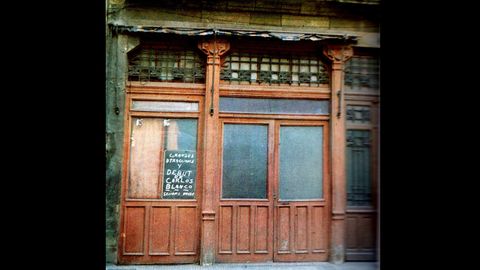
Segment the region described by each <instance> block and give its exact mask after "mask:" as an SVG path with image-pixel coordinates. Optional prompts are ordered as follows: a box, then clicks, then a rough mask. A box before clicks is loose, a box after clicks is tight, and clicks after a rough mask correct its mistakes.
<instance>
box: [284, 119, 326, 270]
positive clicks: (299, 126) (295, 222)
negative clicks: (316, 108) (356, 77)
mask: <svg viewBox="0 0 480 270" xmlns="http://www.w3.org/2000/svg"><path fill="white" fill-rule="evenodd" d="M275 138H276V142H277V147H276V148H275V157H276V158H275V181H274V183H275V190H276V193H275V194H274V197H275V198H276V199H275V200H274V203H275V207H274V212H275V216H274V223H275V225H274V231H275V238H274V239H275V242H274V260H275V261H297V262H298V261H326V260H327V258H328V252H327V250H328V242H329V241H328V235H329V234H328V228H329V226H330V222H329V198H330V196H329V194H330V192H329V188H330V187H329V172H328V171H329V170H328V168H329V165H328V158H327V157H328V139H327V138H328V130H327V125H326V123H325V122H317V121H278V122H277V123H276V125H275Z"/></svg>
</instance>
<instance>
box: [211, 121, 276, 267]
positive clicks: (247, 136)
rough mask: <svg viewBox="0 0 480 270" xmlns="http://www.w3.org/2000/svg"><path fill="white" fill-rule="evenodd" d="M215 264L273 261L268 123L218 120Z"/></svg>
mask: <svg viewBox="0 0 480 270" xmlns="http://www.w3.org/2000/svg"><path fill="white" fill-rule="evenodd" d="M220 134H222V138H221V140H220V142H219V143H220V145H221V147H220V152H221V154H219V157H220V160H221V161H222V162H221V166H220V168H221V171H220V175H219V176H220V177H219V178H220V179H219V181H217V183H219V185H218V186H217V191H218V192H217V196H218V197H217V198H219V204H218V237H217V239H218V240H217V243H218V246H217V256H216V261H217V262H259V261H272V258H273V189H272V187H273V184H272V179H273V152H274V151H273V147H274V145H273V134H274V124H273V121H271V120H254V119H229V120H225V119H223V120H221V121H220Z"/></svg>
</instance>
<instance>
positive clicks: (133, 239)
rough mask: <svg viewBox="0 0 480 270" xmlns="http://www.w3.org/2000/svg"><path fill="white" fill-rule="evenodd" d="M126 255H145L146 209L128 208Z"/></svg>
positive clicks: (126, 217)
mask: <svg viewBox="0 0 480 270" xmlns="http://www.w3.org/2000/svg"><path fill="white" fill-rule="evenodd" d="M125 233H126V236H125V244H124V251H123V252H124V254H126V255H143V254H144V249H143V246H144V238H145V207H127V209H126V213H125Z"/></svg>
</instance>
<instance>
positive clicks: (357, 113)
mask: <svg viewBox="0 0 480 270" xmlns="http://www.w3.org/2000/svg"><path fill="white" fill-rule="evenodd" d="M370 115H371V114H370V107H369V106H353V105H347V122H349V123H352V124H358V123H360V124H368V123H370V120H371V118H370Z"/></svg>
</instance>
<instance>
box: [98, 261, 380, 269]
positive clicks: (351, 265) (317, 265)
mask: <svg viewBox="0 0 480 270" xmlns="http://www.w3.org/2000/svg"><path fill="white" fill-rule="evenodd" d="M160 269H166V270H244V269H247V270H270V269H280V270H289V269H292V270H379V269H380V267H379V263H378V262H347V263H343V264H332V263H328V262H312V263H216V264H214V265H209V266H200V265H198V264H177V265H114V264H107V266H106V270H160Z"/></svg>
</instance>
